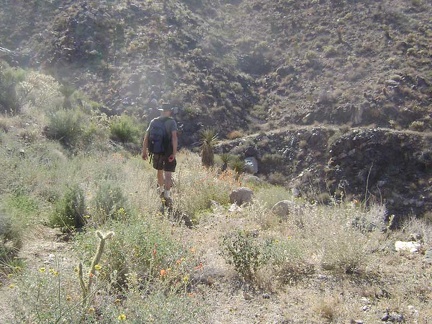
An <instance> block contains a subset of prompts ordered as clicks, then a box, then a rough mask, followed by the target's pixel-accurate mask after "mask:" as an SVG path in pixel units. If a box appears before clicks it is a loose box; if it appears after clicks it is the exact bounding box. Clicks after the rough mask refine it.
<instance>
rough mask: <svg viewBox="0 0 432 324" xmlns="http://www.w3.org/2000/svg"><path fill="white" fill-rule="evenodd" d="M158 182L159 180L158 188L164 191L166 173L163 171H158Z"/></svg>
mask: <svg viewBox="0 0 432 324" xmlns="http://www.w3.org/2000/svg"><path fill="white" fill-rule="evenodd" d="M157 180H158V186H159V188H160V190H163V188H164V182H165V181H164V172H163V170H157Z"/></svg>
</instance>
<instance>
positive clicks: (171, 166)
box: [152, 154, 177, 172]
mask: <svg viewBox="0 0 432 324" xmlns="http://www.w3.org/2000/svg"><path fill="white" fill-rule="evenodd" d="M168 158H169V156H165V154H153V158H152V160H153V168H155V169H156V170H164V171H168V172H175V168H176V165H177V161H176V159H174V161H172V162H170V161H168Z"/></svg>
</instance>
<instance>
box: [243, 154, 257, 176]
mask: <svg viewBox="0 0 432 324" xmlns="http://www.w3.org/2000/svg"><path fill="white" fill-rule="evenodd" d="M244 163H245V171H246V172H248V173H252V174H257V173H258V160H257V159H256V158H255V157H253V156H251V157H247V158H246V159H245V160H244Z"/></svg>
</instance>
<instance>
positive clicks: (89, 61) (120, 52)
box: [0, 0, 432, 215]
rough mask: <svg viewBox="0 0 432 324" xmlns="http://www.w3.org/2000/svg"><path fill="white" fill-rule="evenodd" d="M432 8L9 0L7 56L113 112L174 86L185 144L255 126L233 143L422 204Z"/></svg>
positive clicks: (292, 178)
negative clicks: (202, 134) (206, 134)
mask: <svg viewBox="0 0 432 324" xmlns="http://www.w3.org/2000/svg"><path fill="white" fill-rule="evenodd" d="M431 14H432V4H431V3H430V2H429V1H425V0H395V1H390V0H385V1H375V0H366V1H353V0H308V1H295V0H268V1H258V0H250V1H241V0H232V1H214V0H203V1H197V0H186V1H182V2H177V1H171V0H161V1H155V0H149V1H138V0H128V1H116V0H105V1H93V0H92V1H90V0H88V1H83V0H76V1H71V0H69V1H68V0H51V1H36V0H30V1H28V0H27V1H24V0H17V1H8V0H2V1H1V10H0V48H1V49H2V51H0V57H1V58H2V59H4V60H7V61H8V62H9V64H11V65H16V66H23V67H30V68H34V69H38V70H42V71H45V72H47V73H50V74H52V75H54V76H55V77H56V78H57V79H58V80H59V81H60V82H62V83H63V84H65V85H67V86H68V87H72V88H74V89H79V90H81V91H83V92H84V93H86V94H87V95H88V96H90V97H91V98H92V99H93V100H94V101H96V102H99V103H100V108H99V109H100V110H101V111H102V112H105V113H108V114H121V113H123V112H126V113H128V114H131V115H135V116H136V117H138V118H139V119H141V120H143V121H146V120H148V119H149V118H150V117H152V116H154V114H155V111H154V108H155V102H157V101H160V100H168V101H170V102H172V103H174V104H176V105H178V106H179V107H180V108H181V110H180V114H179V116H178V120H179V122H180V124H181V125H182V136H181V144H182V146H185V147H191V146H193V145H194V143H196V141H197V139H198V131H199V130H200V129H203V128H207V127H213V128H216V129H217V131H218V133H219V137H220V138H222V139H223V138H232V137H233V134H237V135H238V134H240V135H241V134H243V136H244V138H243V139H241V140H237V141H233V142H231V143H228V144H223V150H225V151H227V152H228V151H229V152H232V153H237V154H240V155H243V156H255V157H256V158H257V159H258V161H259V163H260V174H261V175H262V176H263V177H266V179H267V180H271V181H273V182H278V183H281V184H284V185H289V186H291V187H292V188H294V189H295V191H296V192H297V191H298V192H300V193H305V194H306V193H307V192H310V191H311V190H312V191H314V192H315V194H314V197H315V199H316V197H317V196H319V197H321V198H320V199H323V198H324V195H323V194H322V193H323V192H324V193H328V194H330V195H333V194H334V193H336V194H340V193H341V192H344V195H353V197H355V198H356V199H360V200H364V199H366V200H371V199H372V198H373V199H376V200H377V201H384V202H386V203H387V204H388V206H389V209H390V210H391V212H395V213H398V214H404V215H405V214H407V213H408V214H409V213H415V214H420V213H425V212H427V211H428V210H429V205H430V203H431V202H432V196H431V194H430V192H429V189H428V188H429V184H430V176H431V174H430V158H431V157H430V156H431V154H432V153H431V152H430V139H429V135H428V133H429V132H430V130H431V128H432V123H431V107H432V106H431V105H432V74H431V71H432V50H431V49H432V44H431V40H432V22H431V20H430V17H431ZM1 109H2V110H7V107H1ZM290 125H291V126H290ZM288 126H289V127H291V128H292V130H287V127H288ZM289 127H288V128H289ZM237 143H243V145H241V146H237V147H236V144H237ZM242 147H244V148H248V150H243V149H241V148H242ZM401 197H402V198H401Z"/></svg>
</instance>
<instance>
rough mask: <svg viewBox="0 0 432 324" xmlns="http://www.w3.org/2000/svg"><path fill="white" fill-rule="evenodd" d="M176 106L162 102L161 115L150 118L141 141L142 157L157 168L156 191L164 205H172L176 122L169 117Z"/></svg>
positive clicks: (169, 206)
mask: <svg viewBox="0 0 432 324" xmlns="http://www.w3.org/2000/svg"><path fill="white" fill-rule="evenodd" d="M176 109H177V108H175V107H172V106H171V105H170V104H162V108H159V109H158V110H159V111H161V115H160V116H159V117H156V118H154V119H152V121H151V122H150V124H149V127H148V128H147V131H146V134H145V136H144V141H143V150H142V158H143V160H147V159H148V157H149V156H150V163H152V165H153V168H155V169H156V170H157V182H158V193H159V194H160V197H161V199H162V201H163V202H164V204H165V206H166V207H168V208H171V207H172V198H171V192H170V190H171V187H172V172H175V168H176V165H177V161H176V154H177V142H178V141H177V123H176V121H175V120H174V119H173V118H172V117H171V115H172V114H173V112H175V110H176Z"/></svg>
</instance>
